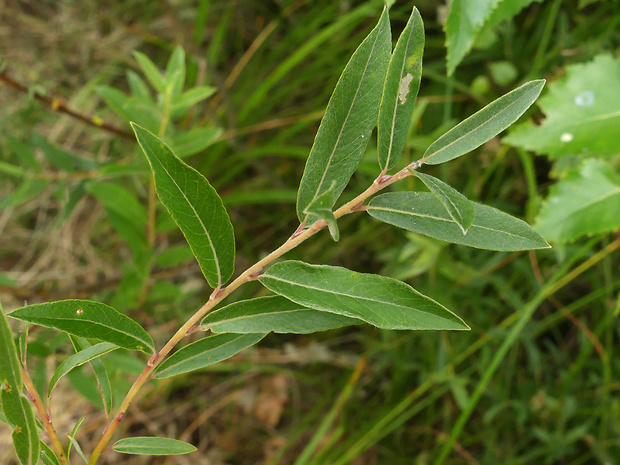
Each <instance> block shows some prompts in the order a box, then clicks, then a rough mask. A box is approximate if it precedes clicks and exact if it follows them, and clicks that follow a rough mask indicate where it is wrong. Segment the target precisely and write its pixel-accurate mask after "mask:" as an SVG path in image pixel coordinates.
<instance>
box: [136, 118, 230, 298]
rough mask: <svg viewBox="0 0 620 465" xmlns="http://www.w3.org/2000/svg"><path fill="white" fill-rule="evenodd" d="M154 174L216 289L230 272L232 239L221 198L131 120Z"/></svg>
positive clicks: (164, 199)
mask: <svg viewBox="0 0 620 465" xmlns="http://www.w3.org/2000/svg"><path fill="white" fill-rule="evenodd" d="M132 127H133V130H134V132H135V133H136V138H137V139H138V143H139V144H140V146H141V147H142V150H143V151H144V154H145V155H146V158H147V159H148V161H149V164H150V165H151V169H152V170H153V175H154V176H155V189H156V190H157V195H159V198H160V200H161V202H162V203H163V204H164V206H165V207H166V208H167V209H168V211H169V212H170V214H171V215H172V218H174V221H176V223H177V225H178V226H179V228H180V229H181V232H183V235H184V236H185V238H186V239H187V243H188V244H189V246H190V248H191V249H192V252H193V253H194V256H195V257H196V260H197V261H198V264H199V265H200V269H201V270H202V273H203V274H204V276H205V278H206V279H207V282H208V283H209V285H210V286H211V287H213V288H219V287H220V286H221V285H222V284H224V283H225V282H226V281H228V279H230V277H231V276H232V274H233V271H234V258H235V238H234V235H233V227H232V224H231V223H230V219H229V217H228V213H227V212H226V209H225V208H224V204H223V203H222V199H220V197H219V195H217V192H216V191H215V189H214V188H213V187H212V186H211V184H209V181H207V180H206V179H205V177H204V176H203V175H202V174H200V173H199V172H198V171H196V170H195V169H194V168H192V167H190V166H188V165H187V164H186V163H184V162H183V161H182V160H181V159H180V158H178V157H177V156H176V155H175V154H174V153H173V152H172V150H171V149H170V147H168V146H167V145H166V144H164V143H163V142H162V141H161V140H160V139H158V138H157V137H156V136H155V135H153V134H152V133H150V132H149V131H147V130H146V129H144V128H141V127H140V126H137V125H135V124H133V123H132Z"/></svg>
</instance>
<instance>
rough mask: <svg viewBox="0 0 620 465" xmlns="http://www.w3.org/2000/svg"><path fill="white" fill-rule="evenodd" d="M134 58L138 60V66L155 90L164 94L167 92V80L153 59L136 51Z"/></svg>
mask: <svg viewBox="0 0 620 465" xmlns="http://www.w3.org/2000/svg"><path fill="white" fill-rule="evenodd" d="M133 56H134V57H135V58H136V61H137V62H138V65H139V66H140V68H141V69H142V72H143V73H144V75H145V76H146V78H147V79H148V81H149V82H150V83H151V85H152V86H153V88H154V89H155V90H156V91H157V92H159V93H161V94H163V93H164V92H165V91H166V80H165V79H164V77H163V76H162V74H161V72H160V71H159V69H157V66H155V65H154V64H153V62H152V61H151V59H150V58H149V57H147V56H146V55H145V54H144V53H141V52H138V51H135V52H133Z"/></svg>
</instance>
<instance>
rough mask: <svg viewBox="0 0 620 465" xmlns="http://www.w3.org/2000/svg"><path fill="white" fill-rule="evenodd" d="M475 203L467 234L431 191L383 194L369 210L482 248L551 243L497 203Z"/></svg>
mask: <svg viewBox="0 0 620 465" xmlns="http://www.w3.org/2000/svg"><path fill="white" fill-rule="evenodd" d="M472 203H473V202H472ZM473 205H474V222H473V224H472V226H471V227H470V228H469V230H468V231H467V234H463V231H462V230H461V228H460V227H459V226H458V224H457V223H456V221H454V219H452V217H450V214H449V213H448V212H447V211H446V209H445V207H444V206H443V205H442V203H441V202H440V201H439V200H438V199H437V197H435V196H434V195H433V194H430V193H427V192H421V193H419V192H391V193H388V194H382V195H379V196H377V197H375V198H374V199H372V200H371V201H370V203H369V205H368V210H367V211H368V214H370V216H372V217H374V218H376V219H378V220H381V221H383V222H385V223H389V224H393V225H394V226H398V227H399V228H403V229H406V230H408V231H413V232H416V233H418V234H424V235H426V236H430V237H434V238H436V239H441V240H443V241H447V242H453V243H455V244H462V245H468V246H470V247H477V248H479V249H488V250H498V251H506V252H508V251H516V250H530V249H544V248H548V247H549V244H547V242H546V241H545V240H544V239H543V238H542V237H541V236H540V235H539V234H538V233H537V232H536V231H535V230H534V229H533V228H532V227H531V226H530V225H528V224H527V223H526V222H525V221H523V220H520V219H518V218H515V217H513V216H510V215H509V214H507V213H504V212H502V211H500V210H497V209H495V208H493V207H488V206H486V205H480V204H477V203H473Z"/></svg>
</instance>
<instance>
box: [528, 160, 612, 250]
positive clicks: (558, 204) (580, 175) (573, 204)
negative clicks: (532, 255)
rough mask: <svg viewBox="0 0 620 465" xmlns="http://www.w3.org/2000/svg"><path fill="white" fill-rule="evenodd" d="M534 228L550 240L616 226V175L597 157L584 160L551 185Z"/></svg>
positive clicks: (559, 240)
mask: <svg viewBox="0 0 620 465" xmlns="http://www.w3.org/2000/svg"><path fill="white" fill-rule="evenodd" d="M536 229H537V231H538V232H539V233H541V234H542V235H543V236H544V237H545V238H546V239H547V240H550V241H554V242H566V241H572V240H574V239H577V238H578V237H580V236H584V235H590V234H602V233H607V232H613V231H617V230H618V229H620V179H619V177H618V174H617V173H616V172H614V170H613V168H612V167H611V166H610V165H608V164H607V163H605V162H603V161H601V160H588V161H586V162H585V163H584V164H583V166H581V167H580V168H579V169H578V170H576V171H573V172H571V173H569V174H568V175H566V176H565V177H563V178H562V179H561V180H560V181H558V183H557V184H555V185H553V186H551V189H550V191H549V197H547V200H546V201H545V203H544V204H543V207H542V210H541V212H540V215H539V217H538V219H537V221H536Z"/></svg>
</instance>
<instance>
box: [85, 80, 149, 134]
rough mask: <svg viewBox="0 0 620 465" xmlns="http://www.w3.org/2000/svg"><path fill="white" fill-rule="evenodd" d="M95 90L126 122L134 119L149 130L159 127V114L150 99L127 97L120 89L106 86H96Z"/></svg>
mask: <svg viewBox="0 0 620 465" xmlns="http://www.w3.org/2000/svg"><path fill="white" fill-rule="evenodd" d="M97 92H98V93H99V95H101V98H102V99H103V101H104V102H105V103H106V105H108V106H109V107H110V108H111V109H112V110H113V111H114V112H115V113H116V114H117V115H119V116H120V117H121V118H123V119H124V120H125V121H126V122H128V123H129V122H131V121H134V122H136V123H138V124H140V125H142V126H144V127H146V128H147V129H149V130H151V131H156V130H157V129H158V128H159V126H160V120H159V116H158V115H157V110H156V109H155V107H154V106H153V104H152V102H151V101H150V100H139V99H137V98H134V97H129V96H128V95H126V94H124V93H123V92H121V91H120V90H118V89H115V88H113V87H107V86H98V87H97ZM151 107H152V108H151Z"/></svg>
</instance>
